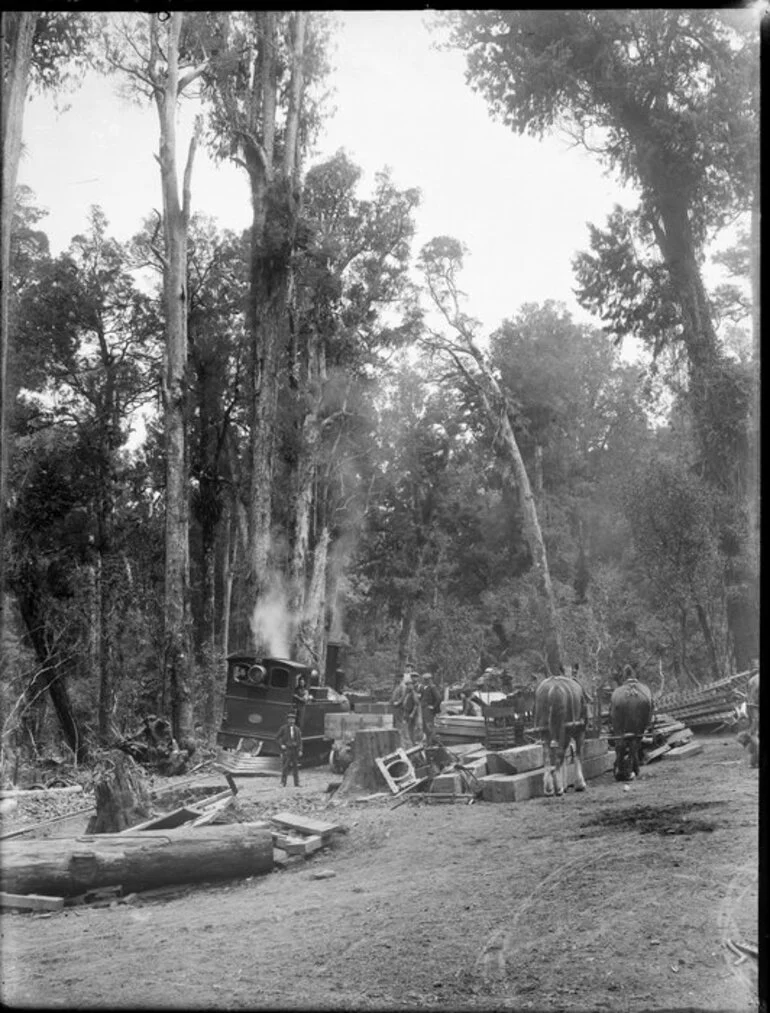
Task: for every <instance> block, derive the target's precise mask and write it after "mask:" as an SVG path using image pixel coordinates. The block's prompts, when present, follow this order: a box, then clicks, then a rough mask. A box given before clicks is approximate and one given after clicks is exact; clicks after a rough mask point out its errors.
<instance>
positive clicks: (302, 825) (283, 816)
mask: <svg viewBox="0 0 770 1013" xmlns="http://www.w3.org/2000/svg"><path fill="white" fill-rule="evenodd" d="M270 819H271V820H272V822H273V823H278V824H279V825H280V826H283V827H288V828H289V829H290V830H298V831H299V832H300V833H303V834H308V835H313V834H319V835H320V836H321V837H323V836H324V835H328V834H333V833H335V832H337V833H344V831H345V828H344V827H343V826H341V825H340V824H339V823H324V822H323V820H314V819H311V818H310V817H309V816H298V815H297V814H296V813H289V812H280V813H276V814H275V816H271V817H270Z"/></svg>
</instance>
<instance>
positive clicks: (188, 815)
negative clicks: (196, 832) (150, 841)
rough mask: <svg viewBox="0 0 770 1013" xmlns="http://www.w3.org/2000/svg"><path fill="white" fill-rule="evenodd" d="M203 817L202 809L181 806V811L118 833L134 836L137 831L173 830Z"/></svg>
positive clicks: (177, 810)
mask: <svg viewBox="0 0 770 1013" xmlns="http://www.w3.org/2000/svg"><path fill="white" fill-rule="evenodd" d="M200 815H201V811H200V809H192V808H188V807H187V806H181V807H180V808H179V809H172V811H171V812H170V813H164V814H163V815H161V816H153V817H152V818H151V819H149V820H145V821H144V822H143V823H137V824H136V825H135V826H133V827H127V828H126V829H125V830H120V831H118V832H119V833H121V834H133V833H136V831H137V830H173V829H174V828H175V827H181V826H184V824H185V823H190V822H191V821H192V820H194V819H196V818H197V817H198V816H200Z"/></svg>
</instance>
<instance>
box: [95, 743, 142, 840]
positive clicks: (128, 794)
mask: <svg viewBox="0 0 770 1013" xmlns="http://www.w3.org/2000/svg"><path fill="white" fill-rule="evenodd" d="M94 794H95V796H96V815H95V816H92V817H91V819H90V821H89V823H88V828H87V830H86V833H88V834H116V833H119V832H120V831H121V830H125V829H126V828H127V827H133V826H135V825H136V824H137V823H141V822H143V821H144V820H146V819H148V818H149V817H150V816H151V815H152V806H151V803H150V793H149V788H148V786H147V782H146V780H145V777H144V774H143V772H142V770H141V768H140V767H138V766H137V764H136V763H134V761H133V760H132V759H131V757H130V756H126V754H125V753H122V752H121V751H120V750H119V749H113V750H111V751H110V753H109V760H108V763H107V765H106V767H105V769H104V770H103V771H102V772H101V776H99V777H98V778H97V780H96V783H95V786H94Z"/></svg>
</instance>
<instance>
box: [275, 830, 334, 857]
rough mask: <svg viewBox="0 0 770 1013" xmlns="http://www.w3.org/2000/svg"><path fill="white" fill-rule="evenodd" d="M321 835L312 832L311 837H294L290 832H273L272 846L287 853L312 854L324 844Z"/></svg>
mask: <svg viewBox="0 0 770 1013" xmlns="http://www.w3.org/2000/svg"><path fill="white" fill-rule="evenodd" d="M324 844H325V841H324V839H323V837H321V836H320V835H318V834H313V835H312V836H311V837H294V836H293V835H291V834H279V833H273V847H274V848H278V849H279V850H281V851H285V852H286V854H287V855H312V854H313V852H315V851H320V850H321V848H322V847H323V846H324Z"/></svg>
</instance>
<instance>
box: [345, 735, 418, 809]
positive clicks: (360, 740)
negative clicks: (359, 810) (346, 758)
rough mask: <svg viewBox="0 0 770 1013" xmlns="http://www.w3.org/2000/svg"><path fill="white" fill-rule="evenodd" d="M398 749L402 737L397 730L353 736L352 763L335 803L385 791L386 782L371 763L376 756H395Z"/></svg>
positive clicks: (373, 763) (376, 767)
mask: <svg viewBox="0 0 770 1013" xmlns="http://www.w3.org/2000/svg"><path fill="white" fill-rule="evenodd" d="M401 745H402V743H401V733H400V732H399V731H398V729H396V728H362V729H361V730H360V731H358V732H356V739H355V742H354V744H353V762H352V763H351V764H350V766H349V767H348V769H347V770H346V771H345V775H344V777H343V778H342V784H341V785H340V786H339V788H338V789H337V791H336V793H335V795H334V797H335V799H337V798H344V797H345V796H347V795H362V794H364V793H373V792H376V791H383V790H387V787H388V785H387V783H386V782H385V778H384V777H383V776H382V773H381V772H380V768H379V767H378V766H377V764H376V763H375V762H374V761H375V758H376V757H378V756H380V757H382V756H388V755H389V754H390V753H395V751H396V750H397V749H400V748H401Z"/></svg>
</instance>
